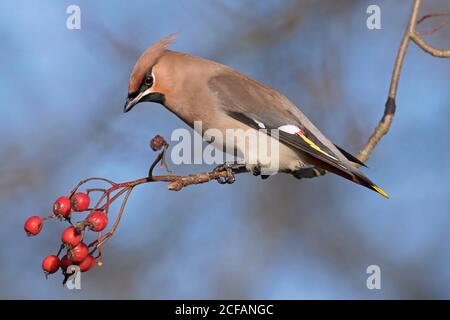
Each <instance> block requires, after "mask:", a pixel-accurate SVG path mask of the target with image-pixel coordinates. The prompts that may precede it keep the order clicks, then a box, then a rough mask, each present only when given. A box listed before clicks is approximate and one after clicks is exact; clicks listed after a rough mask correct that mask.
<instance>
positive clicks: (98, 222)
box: [86, 210, 108, 232]
mask: <svg viewBox="0 0 450 320" xmlns="http://www.w3.org/2000/svg"><path fill="white" fill-rule="evenodd" d="M86 221H87V222H88V224H89V228H90V229H91V230H92V231H95V232H99V231H102V230H103V229H105V228H106V226H107V225H108V216H107V215H106V214H105V213H104V212H103V211H99V210H97V211H92V212H91V213H90V214H89V215H88V216H87V217H86Z"/></svg>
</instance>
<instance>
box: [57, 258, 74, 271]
mask: <svg viewBox="0 0 450 320" xmlns="http://www.w3.org/2000/svg"><path fill="white" fill-rule="evenodd" d="M72 264H73V263H72V261H70V259H69V258H67V255H65V256H64V257H62V259H61V261H60V262H59V266H60V267H61V269H63V270H64V271H66V270H67V268H68V267H69V266H71V265H72Z"/></svg>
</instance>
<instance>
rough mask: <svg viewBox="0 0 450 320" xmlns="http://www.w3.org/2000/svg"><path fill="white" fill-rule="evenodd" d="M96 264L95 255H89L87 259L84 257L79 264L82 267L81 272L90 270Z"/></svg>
mask: <svg viewBox="0 0 450 320" xmlns="http://www.w3.org/2000/svg"><path fill="white" fill-rule="evenodd" d="M94 264H95V259H94V257H93V256H91V255H88V256H87V257H86V259H84V260H83V261H82V262H81V263H80V264H79V265H78V266H79V267H80V271H81V272H86V271H89V269H91V268H92V266H93V265H94Z"/></svg>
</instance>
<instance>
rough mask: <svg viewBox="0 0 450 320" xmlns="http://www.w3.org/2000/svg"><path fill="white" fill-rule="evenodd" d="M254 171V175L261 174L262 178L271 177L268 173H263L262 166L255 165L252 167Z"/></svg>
mask: <svg viewBox="0 0 450 320" xmlns="http://www.w3.org/2000/svg"><path fill="white" fill-rule="evenodd" d="M252 173H253V175H254V176H256V177H257V176H261V179H263V180H266V179H267V178H269V177H270V175H267V174H261V167H260V166H255V167H253V169H252Z"/></svg>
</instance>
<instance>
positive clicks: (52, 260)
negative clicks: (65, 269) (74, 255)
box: [42, 256, 59, 274]
mask: <svg viewBox="0 0 450 320" xmlns="http://www.w3.org/2000/svg"><path fill="white" fill-rule="evenodd" d="M42 269H43V270H44V272H45V273H46V274H51V273H55V272H56V271H58V269H59V258H58V257H57V256H46V257H45V258H44V260H43V261H42Z"/></svg>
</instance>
